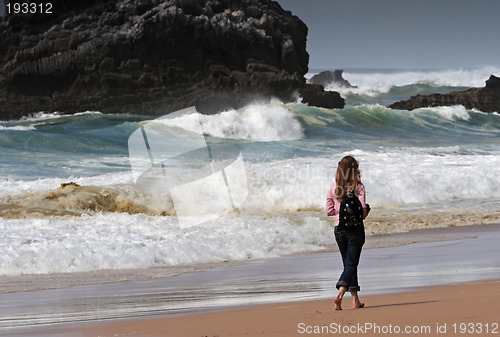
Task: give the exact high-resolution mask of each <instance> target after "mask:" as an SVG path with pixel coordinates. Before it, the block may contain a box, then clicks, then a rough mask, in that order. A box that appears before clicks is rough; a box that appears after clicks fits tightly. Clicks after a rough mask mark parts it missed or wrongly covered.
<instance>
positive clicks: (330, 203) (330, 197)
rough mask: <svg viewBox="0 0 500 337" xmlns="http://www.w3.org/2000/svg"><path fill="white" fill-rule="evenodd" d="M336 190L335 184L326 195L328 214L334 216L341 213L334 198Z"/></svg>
mask: <svg viewBox="0 0 500 337" xmlns="http://www.w3.org/2000/svg"><path fill="white" fill-rule="evenodd" d="M332 191H335V186H334V184H333V185H332V186H330V189H329V190H328V193H327V195H326V215H328V216H333V215H337V214H339V211H338V210H336V209H335V201H334V200H333V198H334V196H333V192H332Z"/></svg>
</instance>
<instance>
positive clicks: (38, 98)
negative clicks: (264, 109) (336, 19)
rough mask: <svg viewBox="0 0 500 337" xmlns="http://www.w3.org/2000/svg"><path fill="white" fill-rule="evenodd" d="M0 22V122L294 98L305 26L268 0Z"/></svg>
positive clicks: (109, 8)
mask: <svg viewBox="0 0 500 337" xmlns="http://www.w3.org/2000/svg"><path fill="white" fill-rule="evenodd" d="M53 4H54V8H53V13H57V15H55V14H54V15H21V14H19V15H18V14H16V15H11V16H9V17H7V19H6V20H4V21H3V22H0V35H1V36H2V39H1V40H0V107H1V108H0V118H1V119H4V120H5V119H12V118H19V117H20V116H21V115H26V114H29V113H32V112H38V111H62V112H65V113H72V112H78V111H85V110H99V111H102V112H105V113H106V112H108V113H122V112H127V113H136V114H153V115H161V114H165V113H168V112H171V111H175V110H178V109H181V108H185V107H188V106H192V105H197V108H198V109H199V110H201V111H204V112H208V113H210V112H217V111H220V109H223V108H229V107H232V108H238V107H241V106H243V105H246V104H249V103H250V102H252V101H255V100H262V99H266V98H272V97H275V98H278V99H281V100H283V101H285V102H287V101H291V100H294V98H295V97H294V95H295V94H296V92H297V90H298V89H299V88H302V87H303V86H304V85H305V79H304V74H305V73H306V72H307V71H308V61H309V55H308V53H307V52H306V37H307V26H306V25H305V24H304V23H303V22H302V21H301V20H300V19H299V18H297V17H296V16H293V15H292V14H291V12H289V11H285V10H283V9H282V8H281V6H280V5H279V4H278V3H277V2H274V1H271V0H239V1H232V0H163V1H160V0H111V1H102V2H98V1H87V0H73V1H70V0H56V1H53Z"/></svg>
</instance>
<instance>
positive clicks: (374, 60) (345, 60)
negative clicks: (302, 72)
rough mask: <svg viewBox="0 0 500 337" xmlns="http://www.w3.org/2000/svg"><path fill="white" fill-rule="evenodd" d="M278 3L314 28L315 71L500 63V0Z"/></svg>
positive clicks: (307, 0)
mask: <svg viewBox="0 0 500 337" xmlns="http://www.w3.org/2000/svg"><path fill="white" fill-rule="evenodd" d="M276 1H277V2H278V3H279V4H280V5H281V7H283V8H284V9H286V10H289V11H291V12H292V13H293V14H294V15H296V16H298V17H299V18H300V19H301V20H302V21H303V22H304V23H305V24H306V25H307V26H308V27H309V32H308V38H307V51H308V52H309V69H313V70H314V69H352V68H363V69H367V68H376V69H469V68H479V67H483V66H495V67H500V34H499V32H500V27H499V25H498V23H499V17H500V1H499V0H276Z"/></svg>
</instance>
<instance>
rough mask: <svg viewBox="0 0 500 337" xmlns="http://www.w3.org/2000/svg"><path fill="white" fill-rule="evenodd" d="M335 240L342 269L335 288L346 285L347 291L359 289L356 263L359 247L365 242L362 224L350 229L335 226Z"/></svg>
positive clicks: (359, 251) (359, 253) (359, 252)
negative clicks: (340, 257)
mask: <svg viewBox="0 0 500 337" xmlns="http://www.w3.org/2000/svg"><path fill="white" fill-rule="evenodd" d="M335 240H336V241H337V245H338V246H339V250H340V254H341V255H342V263H343V265H344V270H343V271H342V274H341V275H340V278H339V281H338V282H337V289H339V288H340V287H346V288H347V290H348V291H350V292H353V291H359V290H360V288H359V284H358V264H359V258H360V256H361V249H362V248H363V245H364V244H365V229H364V227H363V226H359V227H354V228H352V229H338V226H336V227H335Z"/></svg>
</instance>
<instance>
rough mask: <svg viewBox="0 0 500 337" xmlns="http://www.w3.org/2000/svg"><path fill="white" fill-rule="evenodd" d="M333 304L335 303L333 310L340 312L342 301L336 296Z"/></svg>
mask: <svg viewBox="0 0 500 337" xmlns="http://www.w3.org/2000/svg"><path fill="white" fill-rule="evenodd" d="M333 303H335V310H337V311H339V310H342V299H341V298H339V297H338V296H337V297H335V298H334V299H333Z"/></svg>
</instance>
